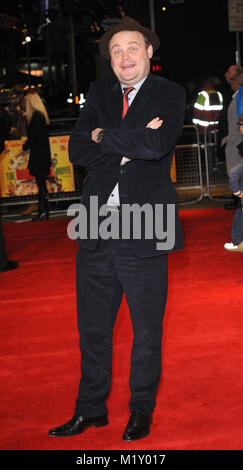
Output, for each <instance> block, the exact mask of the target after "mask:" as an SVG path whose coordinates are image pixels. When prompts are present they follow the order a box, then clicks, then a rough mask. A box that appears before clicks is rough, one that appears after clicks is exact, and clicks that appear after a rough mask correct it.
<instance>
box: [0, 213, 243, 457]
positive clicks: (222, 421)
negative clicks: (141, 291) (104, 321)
mask: <svg viewBox="0 0 243 470" xmlns="http://www.w3.org/2000/svg"><path fill="white" fill-rule="evenodd" d="M232 216H233V214H232V211H225V210H224V209H211V210H185V211H182V212H181V219H182V223H183V231H184V236H185V249H184V250H182V251H180V252H178V253H174V254H172V255H170V261H169V265H170V275H169V295H168V304H167V310H166V316H165V320H164V339H163V360H162V366H163V373H162V380H161V384H160V387H159V391H158V396H157V405H156V410H155V413H154V424H153V426H152V432H151V434H150V436H149V437H147V438H145V439H143V440H141V441H138V442H134V443H124V442H123V441H122V440H121V436H122V433H123V430H124V427H125V425H126V423H127V419H128V416H129V410H128V401H129V388H128V376H129V357H130V348H131V341H132V329H131V323H130V319H129V313H128V308H127V304H126V301H125V299H124V301H123V303H122V306H121V309H120V312H119V314H118V318H117V323H116V326H115V331H114V363H113V381H112V389H111V393H110V396H109V400H108V409H109V419H110V424H109V426H107V427H105V428H102V429H94V428H90V429H89V430H87V431H86V432H85V433H84V434H82V435H80V436H77V437H72V438H64V439H54V438H51V437H48V434H47V433H48V430H49V429H50V428H51V427H53V426H57V425H60V424H63V423H64V422H65V421H66V420H68V419H70V418H71V416H72V414H73V410H74V403H75V398H76V392H77V386H78V381H79V369H80V354H79V349H78V335H77V331H76V306H75V302H76V299H75V253H76V250H77V246H76V243H75V242H72V241H70V240H69V239H68V238H67V236H66V226H67V223H68V221H67V220H56V221H49V222H40V223H35V224H33V223H31V222H29V223H28V222H26V223H22V224H5V225H4V232H5V238H6V245H7V251H8V254H9V257H10V258H11V259H16V260H18V261H19V264H20V267H19V269H17V270H15V271H12V272H8V273H5V274H0V283H1V284H0V292H1V297H0V308H1V343H0V348H1V359H2V365H1V378H0V389H1V402H0V403H1V411H0V416H1V433H0V435H1V437H0V448H1V449H5V450H8V449H13V450H18V449H19V450H22V449H26V450H31V449H35V450H43V449H50V450H58V449H63V450H65V449H70V450H91V449H99V450H102V449H109V450H111V449H128V450H131V449H148V450H149V449H154V450H156V449H164V450H170V449H174V450H176V449H178V450H179V449H181V450H187V449H189V450H193V449H196V450H199V449H201V450H203V449H218V450H223V449H232V450H234V449H243V366H242V364H243V314H242V297H243V296H242V294H243V289H242V277H243V276H242V275H243V271H242V267H243V254H241V253H238V254H237V253H232V254H231V253H227V252H225V251H224V250H223V244H224V243H225V242H226V241H231V240H230V231H231V223H232Z"/></svg>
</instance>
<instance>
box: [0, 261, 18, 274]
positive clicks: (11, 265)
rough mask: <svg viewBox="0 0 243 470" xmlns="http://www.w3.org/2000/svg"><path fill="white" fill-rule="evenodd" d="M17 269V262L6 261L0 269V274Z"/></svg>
mask: <svg viewBox="0 0 243 470" xmlns="http://www.w3.org/2000/svg"><path fill="white" fill-rule="evenodd" d="M17 267H18V262H17V261H13V260H11V259H8V260H7V262H6V264H5V265H4V266H3V267H2V268H0V273H5V272H6V271H11V270H12V269H16V268H17Z"/></svg>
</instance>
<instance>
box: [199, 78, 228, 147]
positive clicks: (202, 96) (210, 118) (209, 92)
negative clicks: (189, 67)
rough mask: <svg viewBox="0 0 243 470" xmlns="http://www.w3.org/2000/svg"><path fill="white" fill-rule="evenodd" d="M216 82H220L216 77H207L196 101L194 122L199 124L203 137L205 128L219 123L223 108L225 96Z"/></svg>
mask: <svg viewBox="0 0 243 470" xmlns="http://www.w3.org/2000/svg"><path fill="white" fill-rule="evenodd" d="M216 84H218V79H217V78H216V77H214V76H209V77H206V78H205V79H204V81H203V85H202V88H201V90H200V91H199V93H198V95H197V98H196V101H195V103H194V110H193V119H192V122H193V124H195V125H198V128H199V132H200V133H201V137H202V138H203V136H204V131H205V128H207V127H208V126H209V125H213V124H217V123H218V117H219V114H220V112H221V110H222V108H223V97H222V94H221V93H220V91H218V90H216Z"/></svg>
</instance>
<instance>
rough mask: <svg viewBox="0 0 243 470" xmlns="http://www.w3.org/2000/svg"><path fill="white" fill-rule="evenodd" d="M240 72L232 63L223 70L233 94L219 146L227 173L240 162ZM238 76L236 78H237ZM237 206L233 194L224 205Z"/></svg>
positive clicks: (240, 68) (233, 207)
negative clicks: (238, 107)
mask: <svg viewBox="0 0 243 470" xmlns="http://www.w3.org/2000/svg"><path fill="white" fill-rule="evenodd" d="M241 72H242V67H241V66H240V65H237V64H234V65H230V67H229V68H228V69H227V71H226V72H225V79H226V81H227V83H228V84H229V85H230V87H231V89H232V92H233V96H232V99H231V102H230V103H229V105H228V108H227V135H225V136H224V137H223V138H222V140H221V147H223V146H225V157H226V168H227V173H228V175H229V174H230V170H231V169H232V168H233V167H234V166H236V165H237V164H238V163H240V162H241V156H240V153H239V150H238V148H237V145H238V144H239V143H240V141H241V134H240V129H239V125H238V120H239V116H238V113H237V101H236V97H237V94H238V88H239V74H240V73H241ZM237 76H238V79H237ZM237 206H238V198H237V197H235V196H234V194H233V201H232V202H230V203H227V204H225V205H224V208H225V209H236V208H237Z"/></svg>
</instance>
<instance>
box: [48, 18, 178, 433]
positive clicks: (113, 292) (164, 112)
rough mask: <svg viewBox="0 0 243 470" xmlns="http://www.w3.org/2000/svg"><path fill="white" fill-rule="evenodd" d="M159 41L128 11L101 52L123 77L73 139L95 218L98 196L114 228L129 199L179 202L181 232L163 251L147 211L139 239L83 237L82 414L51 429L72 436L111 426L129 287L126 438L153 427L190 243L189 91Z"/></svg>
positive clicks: (97, 100)
mask: <svg viewBox="0 0 243 470" xmlns="http://www.w3.org/2000/svg"><path fill="white" fill-rule="evenodd" d="M158 47H159V39H158V37H157V35H155V34H154V33H153V32H152V31H151V30H149V29H147V28H144V27H143V26H141V25H140V24H139V23H137V22H136V21H135V20H133V19H131V18H129V17H125V18H124V19H123V20H122V21H121V22H120V23H119V25H117V26H116V27H114V28H112V29H110V30H109V31H107V32H106V33H105V34H104V35H103V36H102V38H101V41H100V52H101V54H102V55H103V56H105V57H106V58H108V59H110V60H111V67H112V69H113V72H114V75H115V77H114V78H104V79H101V80H98V81H96V82H95V83H92V84H91V86H90V91H89V95H88V97H87V100H86V103H85V106H84V108H83V110H82V111H81V113H80V117H79V119H78V121H77V124H76V126H75V129H74V131H73V133H72V135H71V137H70V144H69V154H70V160H71V162H72V163H74V164H76V165H77V164H78V165H82V166H85V167H86V168H87V169H88V175H87V177H86V180H85V182H84V186H83V194H82V205H83V206H84V207H85V208H86V210H87V214H88V217H89V218H90V221H91V222H92V223H93V213H92V205H91V203H90V201H91V197H92V196H93V197H94V196H96V197H97V199H98V208H99V221H100V225H101V223H103V222H104V221H106V222H107V219H108V221H109V223H110V226H112V223H113V221H114V218H116V221H118V222H120V224H121V225H122V222H123V208H124V207H125V206H127V205H130V206H131V205H133V204H137V207H140V208H141V207H144V204H149V207H151V208H152V209H155V206H156V204H157V205H160V206H159V207H160V208H164V209H165V208H166V207H167V208H169V209H170V210H171V209H172V208H173V211H172V212H173V219H174V231H173V233H172V232H171V233H169V234H168V235H167V238H171V240H167V241H168V243H167V244H164V245H163V248H162V249H161V248H160V249H158V237H157V232H156V231H154V230H153V235H152V236H150V235H151V234H149V236H146V226H145V225H146V224H145V222H144V219H143V218H142V217H141V227H140V228H141V236H140V237H137V238H136V236H133V233H131V232H132V231H131V232H130V233H129V236H126V237H123V236H122V234H123V227H122V229H119V230H120V232H119V234H120V238H117V237H114V238H110V239H105V238H106V237H103V238H102V236H101V235H100V236H99V237H95V236H93V237H92V236H89V237H87V239H79V240H78V241H79V244H80V248H79V251H78V254H77V308H78V327H79V334H80V348H81V352H82V360H81V372H82V374H81V380H80V385H79V391H78V397H77V401H76V408H75V414H74V416H73V418H72V419H71V420H70V421H68V422H67V423H66V424H64V425H62V426H59V427H57V428H54V429H51V430H50V431H49V434H50V435H51V436H55V437H61V436H71V435H75V434H80V433H81V432H83V431H84V430H85V429H87V428H88V427H90V426H95V427H101V426H105V425H106V424H108V418H107V409H106V404H105V400H106V397H107V395H108V393H109V388H110V382H111V367H112V330H113V325H114V323H115V318H116V314H117V311H118V309H119V306H120V303H121V300H122V295H123V292H125V294H126V299H127V303H128V306H129V310H130V315H131V319H132V325H133V331H134V340H133V347H132V354H131V371H130V389H131V398H130V402H129V407H130V412H131V414H130V417H129V421H128V424H127V427H126V429H125V432H124V434H123V440H125V441H131V440H135V439H141V438H143V437H145V436H147V435H148V434H149V432H150V424H151V417H152V413H153V410H154V407H155V395H156V390H157V386H158V383H159V379H160V372H161V340H162V320H163V315H164V311H165V305H166V294H167V258H168V256H167V255H168V252H172V251H175V250H178V249H180V248H182V247H183V238H182V233H181V227H180V222H179V217H178V212H177V209H176V206H175V203H176V192H175V190H174V188H173V185H172V183H171V179H170V166H171V160H172V153H173V148H174V146H175V142H176V140H177V138H178V137H179V135H180V133H181V129H182V123H183V119H184V110H185V98H186V94H185V91H184V89H183V88H182V87H181V86H179V85H177V84H175V83H173V82H170V81H168V80H166V79H164V78H161V77H156V76H153V75H151V74H150V59H151V57H152V55H153V51H154V50H156V49H157V48H158ZM124 89H125V90H124ZM129 99H130V102H129ZM104 207H105V208H106V210H105V211H104ZM101 209H102V210H101ZM169 209H168V210H169ZM165 212H166V211H164V213H163V217H164V219H165ZM167 222H168V218H167ZM153 223H154V222H153ZM153 223H152V224H151V225H150V226H149V228H150V229H151V230H152V229H154V226H153ZM172 225H173V224H172ZM119 227H120V225H119ZM135 229H136V228H135ZM135 231H136V230H135ZM155 232H156V233H155ZM99 233H100V232H99Z"/></svg>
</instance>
